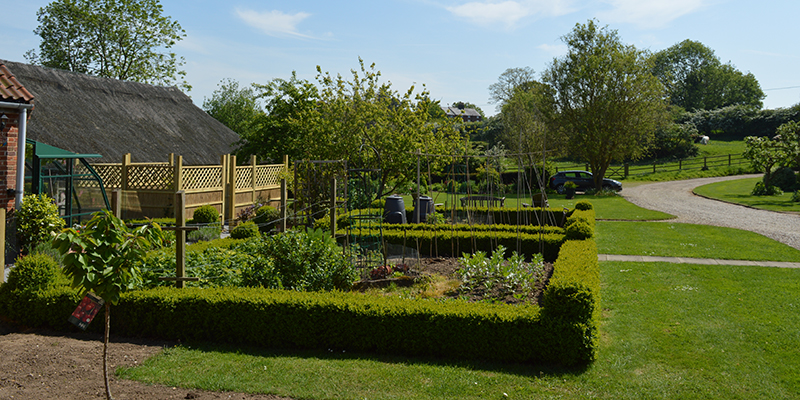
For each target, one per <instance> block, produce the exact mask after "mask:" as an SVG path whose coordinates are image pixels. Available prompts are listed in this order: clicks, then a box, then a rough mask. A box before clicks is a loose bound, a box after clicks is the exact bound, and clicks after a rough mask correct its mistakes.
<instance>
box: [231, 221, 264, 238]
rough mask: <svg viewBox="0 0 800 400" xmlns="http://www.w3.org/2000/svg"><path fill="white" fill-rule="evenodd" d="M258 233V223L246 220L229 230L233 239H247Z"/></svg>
mask: <svg viewBox="0 0 800 400" xmlns="http://www.w3.org/2000/svg"><path fill="white" fill-rule="evenodd" d="M259 234H260V233H259V232H258V225H256V224H255V223H254V222H253V221H247V222H245V223H243V224H240V225H239V226H237V227H236V228H233V230H232V231H231V237H232V238H234V239H247V238H252V237H257V236H258V235H259Z"/></svg>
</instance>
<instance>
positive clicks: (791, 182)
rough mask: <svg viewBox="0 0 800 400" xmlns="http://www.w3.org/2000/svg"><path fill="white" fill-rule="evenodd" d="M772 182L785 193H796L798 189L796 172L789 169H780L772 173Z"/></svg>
mask: <svg viewBox="0 0 800 400" xmlns="http://www.w3.org/2000/svg"><path fill="white" fill-rule="evenodd" d="M770 182H771V183H772V184H773V185H775V186H777V187H779V188H780V189H781V190H783V191H784V192H791V191H794V190H795V188H796V187H797V177H796V176H795V174H794V170H792V169H791V168H789V167H781V168H778V170H777V171H775V172H773V173H772V179H770Z"/></svg>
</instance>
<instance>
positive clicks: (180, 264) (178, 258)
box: [175, 190, 186, 288]
mask: <svg viewBox="0 0 800 400" xmlns="http://www.w3.org/2000/svg"><path fill="white" fill-rule="evenodd" d="M175 226H176V227H177V228H178V229H176V230H175V277H176V278H177V280H176V281H175V287H176V288H182V287H183V280H182V278H184V277H185V275H186V231H185V230H184V229H182V228H184V227H185V226H186V193H185V192H184V191H183V190H180V191H178V192H176V193H175Z"/></svg>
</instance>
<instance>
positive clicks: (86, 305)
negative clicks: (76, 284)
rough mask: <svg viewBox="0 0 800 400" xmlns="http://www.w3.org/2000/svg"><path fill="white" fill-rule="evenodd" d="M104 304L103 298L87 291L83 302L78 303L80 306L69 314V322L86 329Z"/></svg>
mask: <svg viewBox="0 0 800 400" xmlns="http://www.w3.org/2000/svg"><path fill="white" fill-rule="evenodd" d="M102 306H103V299H101V298H99V297H97V296H95V295H93V294H91V293H87V294H86V296H84V297H83V300H81V304H78V308H76V309H75V311H73V312H72V315H70V316H69V322H71V323H73V324H75V326H77V327H78V328H81V329H82V330H84V331H85V330H86V328H87V327H88V326H89V324H90V323H91V322H92V319H94V316H95V315H97V312H98V311H100V307H102Z"/></svg>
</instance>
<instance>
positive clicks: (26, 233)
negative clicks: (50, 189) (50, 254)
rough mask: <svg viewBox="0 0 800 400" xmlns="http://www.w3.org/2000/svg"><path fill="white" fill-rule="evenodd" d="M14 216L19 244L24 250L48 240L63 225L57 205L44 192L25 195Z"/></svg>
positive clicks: (29, 249)
mask: <svg viewBox="0 0 800 400" xmlns="http://www.w3.org/2000/svg"><path fill="white" fill-rule="evenodd" d="M16 217H17V235H18V237H19V241H20V245H21V246H22V248H23V249H25V250H26V251H31V250H32V249H33V248H35V247H36V246H38V245H39V244H42V243H46V242H49V241H50V240H51V239H52V236H53V235H54V234H56V233H58V232H59V231H60V230H61V228H62V227H63V226H64V220H63V219H61V217H60V216H59V212H58V206H57V205H56V203H55V201H54V200H53V199H51V198H50V197H48V196H47V195H46V194H42V195H37V194H30V195H27V196H25V197H24V198H23V199H22V205H21V206H20V209H19V211H18V212H17V213H16Z"/></svg>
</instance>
